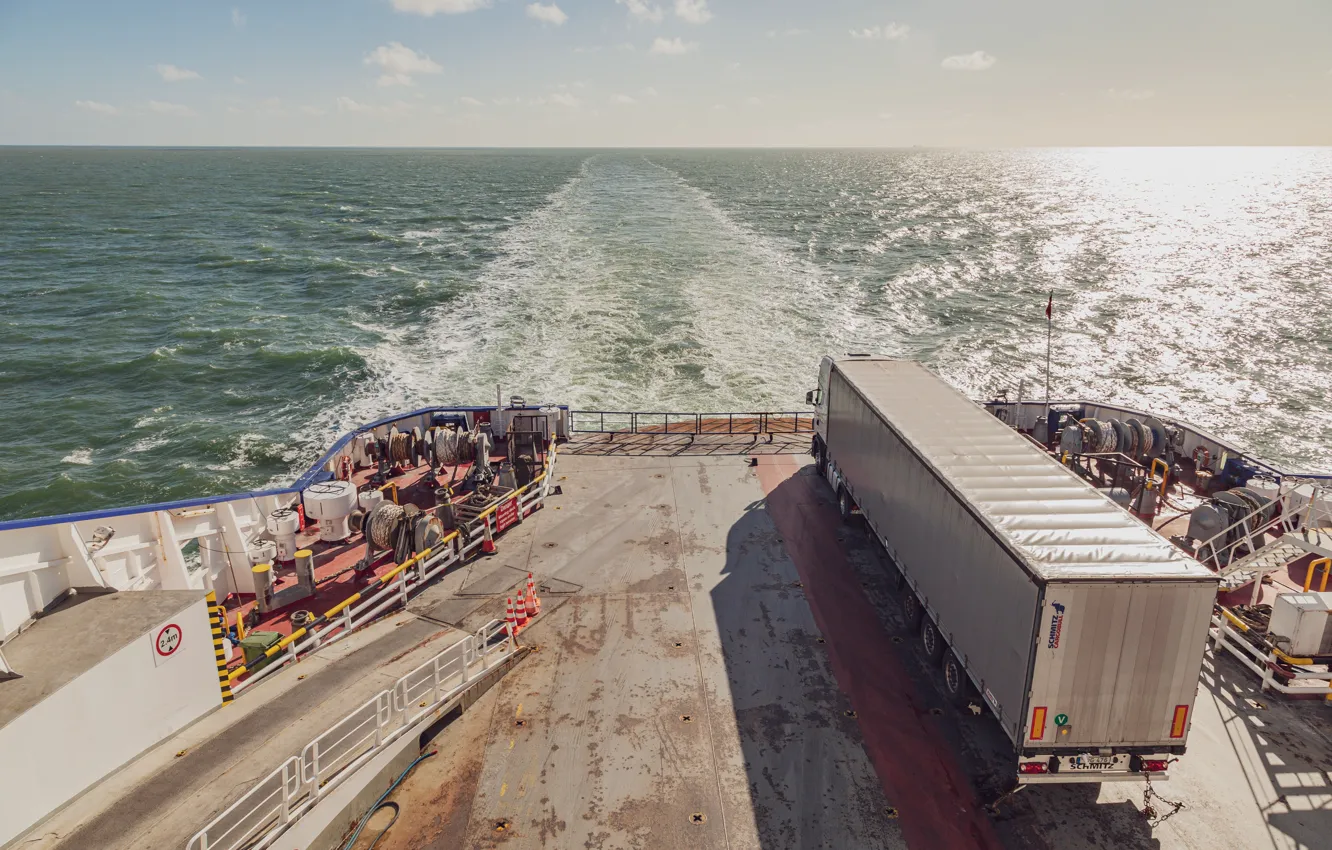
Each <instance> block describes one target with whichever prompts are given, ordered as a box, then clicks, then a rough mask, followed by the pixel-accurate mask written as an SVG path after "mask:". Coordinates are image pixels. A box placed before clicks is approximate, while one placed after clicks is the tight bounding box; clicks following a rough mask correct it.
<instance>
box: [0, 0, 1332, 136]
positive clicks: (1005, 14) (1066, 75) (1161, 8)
mask: <svg viewBox="0 0 1332 850" xmlns="http://www.w3.org/2000/svg"><path fill="white" fill-rule="evenodd" d="M0 144H77V145H84V144H94V145H299V146H305V145H335V146H353V145H391V146H522V147H557V146H561V147H562V146H575V147H584V146H589V147H622V146H661V147H685V146H875V147H880V146H881V147H895V146H910V145H957V146H972V147H988V146H1010V145H1197V144H1204V145H1206V144H1223V145H1249V144H1290V145H1320V144H1332V2H1328V0H1262V2H1259V0H1060V1H1059V2H1056V0H901V1H900V2H871V0H537V2H527V1H526V0H265V2H262V3H260V2H253V0H251V1H250V2H247V0H236V2H235V3H232V2H228V0H116V2H107V0H97V1H96V2H87V0H0Z"/></svg>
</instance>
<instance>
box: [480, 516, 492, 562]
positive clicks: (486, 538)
mask: <svg viewBox="0 0 1332 850" xmlns="http://www.w3.org/2000/svg"><path fill="white" fill-rule="evenodd" d="M481 551H482V552H485V553H486V554H487V555H493V554H495V538H494V537H491V536H490V519H489V518H486V519H483V520H482V521H481Z"/></svg>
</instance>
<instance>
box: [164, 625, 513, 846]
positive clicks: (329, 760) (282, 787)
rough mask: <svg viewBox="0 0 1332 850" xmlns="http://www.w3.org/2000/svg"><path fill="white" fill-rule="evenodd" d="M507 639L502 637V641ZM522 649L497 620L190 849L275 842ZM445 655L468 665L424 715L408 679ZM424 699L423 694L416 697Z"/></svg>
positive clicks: (229, 812) (221, 818)
mask: <svg viewBox="0 0 1332 850" xmlns="http://www.w3.org/2000/svg"><path fill="white" fill-rule="evenodd" d="M501 636H503V640H497V639H498V638H500V637H501ZM516 651H517V645H516V643H515V641H514V636H513V635H512V634H510V631H509V625H508V623H506V622H504V621H502V620H491V621H490V622H489V623H487V624H486V625H484V626H482V627H481V628H480V629H477V631H476V632H474V633H473V634H470V635H468V636H467V637H465V638H463V639H462V640H460V641H458V642H457V643H454V644H453V645H451V646H449V647H448V648H447V649H445V650H443V651H442V652H440V653H438V654H436V655H435V656H434V657H432V658H431V659H430V660H429V661H427V662H426V663H425V664H423V665H421V666H420V667H418V668H416V669H415V670H413V671H411V672H410V673H408V674H406V675H405V676H402V677H400V678H399V679H398V680H397V681H396V682H394V684H393V687H392V688H388V689H386V690H383V691H380V692H379V693H377V694H375V695H374V696H373V697H371V698H370V699H369V700H367V701H366V702H364V703H362V704H361V705H360V706H359V707H358V708H356V709H355V710H353V711H352V712H351V713H349V714H348V715H346V716H345V717H343V718H342V719H341V720H339V721H338V722H337V723H334V724H333V725H332V726H330V727H329V728H327V729H325V730H324V731H323V732H321V733H320V734H319V735H317V736H315V738H314V739H313V740H312V741H310V743H308V744H306V745H305V746H304V747H303V748H302V749H301V754H300V755H299V756H292V757H290V758H288V759H287V760H285V761H284V762H283V763H282V764H281V765H279V766H278V767H277V768H276V769H275V770H273V771H272V772H270V773H269V774H267V775H266V776H265V777H264V778H263V779H261V780H259V781H258V782H257V783H255V785H254V786H253V787H252V788H251V789H250V790H249V791H247V792H246V793H245V794H244V795H242V796H241V798H240V799H238V800H237V801H236V802H234V803H232V804H231V805H230V806H228V807H227V808H226V809H224V810H223V811H222V812H221V813H220V814H218V815H217V816H216V817H214V818H213V819H212V820H211V821H209V822H208V824H207V825H206V826H205V827H204V828H203V829H201V830H199V831H198V832H197V833H195V834H194V835H193V836H192V837H191V838H190V840H189V843H187V844H186V845H185V846H186V850H242V848H247V850H261V848H264V847H268V846H270V845H272V843H273V842H274V841H276V840H277V838H278V837H279V836H280V835H282V833H283V832H285V831H286V829H287V827H288V826H290V825H291V824H292V823H294V822H295V821H296V820H297V819H298V818H300V817H301V815H303V814H305V813H306V812H307V811H309V810H310V809H311V808H312V807H313V806H314V805H315V803H317V802H318V801H319V800H320V799H321V798H323V797H325V796H327V795H328V794H329V793H331V792H332V791H333V789H334V788H336V787H337V786H338V785H339V784H341V783H342V781H343V780H345V779H346V778H347V777H348V776H350V775H351V774H352V773H353V772H354V771H355V770H356V769H358V768H359V767H361V766H362V765H364V764H365V763H366V762H367V761H369V760H370V759H371V758H373V757H374V756H375V754H376V753H379V752H381V751H382V750H383V749H384V748H385V747H387V746H388V745H389V744H391V743H393V742H394V741H396V740H398V739H399V738H401V737H402V736H403V735H405V734H407V733H408V731H410V730H411V729H412V728H413V727H414V726H415V725H416V724H417V723H419V722H420V721H421V720H422V719H423V718H424V717H425V716H426V715H429V714H430V713H432V712H434V711H437V710H439V709H440V708H441V707H442V706H444V705H446V704H447V703H449V702H451V701H453V700H454V699H456V698H457V697H458V696H459V694H461V693H462V692H463V691H464V690H465V689H466V688H467V687H468V686H469V685H470V684H472V683H473V682H474V681H475V680H476V678H477V676H472V675H471V674H470V673H471V671H470V668H471V666H472V665H475V664H476V663H477V662H480V665H481V670H480V672H479V674H478V675H484V674H485V673H486V672H487V671H489V670H490V669H491V668H492V667H494V666H495V665H496V664H498V663H500V662H502V661H504V660H505V659H506V658H509V657H510V656H512V655H513V654H514V653H515V652H516ZM446 656H447V657H449V658H450V659H452V660H462V662H463V669H462V675H461V676H460V677H458V678H459V681H458V682H457V683H456V684H453V685H451V686H449V687H447V688H442V687H440V683H439V682H438V680H437V679H436V683H435V686H434V687H433V688H432V690H431V692H430V693H431V694H432V697H431V698H430V699H428V700H427V703H426V704H425V705H420V706H418V707H419V709H420V710H418V711H410V707H411V703H409V702H408V701H407V698H406V697H407V694H408V693H409V692H412V693H416V691H409V680H411V679H412V677H414V676H418V675H419V674H420V672H421V671H422V670H424V669H427V668H433V669H438V667H439V665H440V662H441V659H444V658H445V657H446ZM444 663H446V664H447V663H452V661H446V662H444ZM455 675H456V674H455ZM450 678H452V677H450ZM421 696H424V693H422V694H419V695H418V696H414V697H412V699H416V700H419V699H420V698H421Z"/></svg>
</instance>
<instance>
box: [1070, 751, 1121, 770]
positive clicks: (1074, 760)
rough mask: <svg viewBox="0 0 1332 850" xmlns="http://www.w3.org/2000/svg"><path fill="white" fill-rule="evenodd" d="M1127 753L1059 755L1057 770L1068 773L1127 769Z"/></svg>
mask: <svg viewBox="0 0 1332 850" xmlns="http://www.w3.org/2000/svg"><path fill="white" fill-rule="evenodd" d="M1128 763H1129V757H1128V754H1127V753H1126V754H1124V755H1118V756H1089V755H1082V756H1060V757H1059V772H1060V773H1063V772H1064V771H1069V772H1070V773H1072V772H1076V771H1079V770H1105V771H1115V770H1124V771H1126V770H1128Z"/></svg>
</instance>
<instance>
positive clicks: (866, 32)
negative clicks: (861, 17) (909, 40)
mask: <svg viewBox="0 0 1332 850" xmlns="http://www.w3.org/2000/svg"><path fill="white" fill-rule="evenodd" d="M910 34H911V27H909V26H907V25H906V24H899V23H893V22H890V23H887V24H885V25H883V26H881V27H879V26H874V27H865V28H864V29H858V30H851V37H852V38H858V39H862V40H865V41H902V40H904V39H905V38H906V37H907V36H908V35H910Z"/></svg>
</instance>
